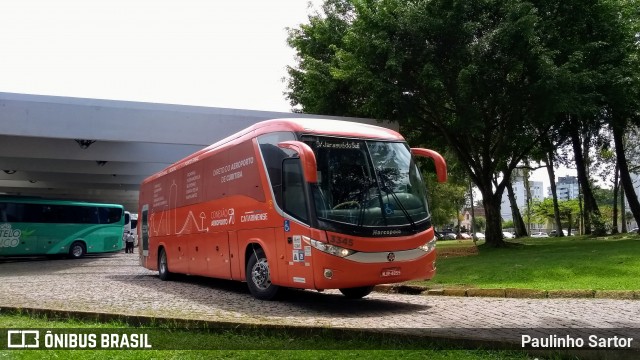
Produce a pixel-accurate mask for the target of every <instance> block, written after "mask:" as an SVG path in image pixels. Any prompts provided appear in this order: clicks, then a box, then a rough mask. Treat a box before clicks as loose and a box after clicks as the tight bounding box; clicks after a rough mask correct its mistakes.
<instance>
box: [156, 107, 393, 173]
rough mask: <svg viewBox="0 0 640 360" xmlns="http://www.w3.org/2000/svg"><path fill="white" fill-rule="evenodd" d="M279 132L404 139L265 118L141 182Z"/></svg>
mask: <svg viewBox="0 0 640 360" xmlns="http://www.w3.org/2000/svg"><path fill="white" fill-rule="evenodd" d="M279 131H290V132H295V133H302V134H309V135H326V136H336V137H344V138H357V139H376V140H387V141H404V138H403V137H402V135H400V134H399V133H397V132H396V131H394V130H391V129H387V128H384V127H381V126H376V125H370V124H363V123H357V122H351V121H343V120H332V119H321V118H282V119H273V120H265V121H261V122H258V123H256V124H254V125H252V126H250V127H248V128H246V129H244V130H240V131H239V132H237V133H235V134H233V135H231V136H228V137H226V138H224V139H222V140H220V141H218V142H216V143H214V144H212V145H209V146H207V147H205V148H204V149H202V150H200V151H197V152H195V153H193V154H191V155H189V156H187V157H185V158H184V159H182V160H179V161H177V162H176V163H174V164H172V165H170V166H168V167H167V168H165V169H164V170H162V171H159V172H158V173H156V174H154V175H151V176H149V177H148V178H146V179H145V180H144V181H143V183H146V182H148V181H151V180H153V179H155V178H158V177H159V176H161V175H164V174H166V173H167V172H168V170H169V169H170V168H174V167H176V166H178V167H183V166H185V165H187V164H189V163H190V162H191V161H197V159H198V158H199V157H200V156H202V155H204V154H206V153H209V152H212V151H214V150H218V149H220V148H223V147H224V146H225V145H227V144H229V145H230V144H233V143H235V142H240V141H244V140H245V139H246V138H250V137H255V136H260V135H263V134H268V133H272V132H279Z"/></svg>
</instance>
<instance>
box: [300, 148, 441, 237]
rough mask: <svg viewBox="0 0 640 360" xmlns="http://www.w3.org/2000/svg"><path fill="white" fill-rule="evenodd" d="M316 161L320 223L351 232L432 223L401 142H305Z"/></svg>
mask: <svg viewBox="0 0 640 360" xmlns="http://www.w3.org/2000/svg"><path fill="white" fill-rule="evenodd" d="M303 140H304V141H305V142H306V143H307V144H308V145H309V146H310V147H311V148H312V149H313V151H314V153H315V155H316V161H317V170H318V183H317V185H314V186H313V188H312V194H313V199H314V202H315V208H316V214H317V216H318V218H319V219H321V220H324V221H329V222H332V223H334V224H338V223H342V224H347V225H352V226H372V227H384V226H404V225H411V226H415V224H416V223H421V222H423V221H425V220H427V219H428V218H429V212H428V210H427V202H426V197H425V188H424V183H423V181H422V178H421V176H420V172H419V171H418V168H417V167H416V165H415V163H414V162H413V160H412V157H411V152H410V149H409V148H408V147H407V145H406V144H404V143H402V142H385V141H372V140H354V139H340V138H329V137H310V136H307V137H304V138H303Z"/></svg>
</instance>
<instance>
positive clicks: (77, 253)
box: [69, 241, 87, 259]
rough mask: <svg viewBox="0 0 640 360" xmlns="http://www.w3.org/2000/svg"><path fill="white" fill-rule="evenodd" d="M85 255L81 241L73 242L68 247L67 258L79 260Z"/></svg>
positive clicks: (85, 251)
mask: <svg viewBox="0 0 640 360" xmlns="http://www.w3.org/2000/svg"><path fill="white" fill-rule="evenodd" d="M86 253H87V248H86V247H85V245H84V243H83V242H82V241H75V242H74V243H73V244H71V246H70V247H69V256H71V257H72V258H74V259H80V258H81V257H83V256H84V254H86Z"/></svg>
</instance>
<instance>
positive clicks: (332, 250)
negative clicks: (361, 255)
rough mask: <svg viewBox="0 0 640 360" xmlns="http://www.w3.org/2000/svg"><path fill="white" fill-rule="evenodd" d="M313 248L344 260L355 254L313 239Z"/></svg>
mask: <svg viewBox="0 0 640 360" xmlns="http://www.w3.org/2000/svg"><path fill="white" fill-rule="evenodd" d="M311 246H313V247H314V248H316V249H318V250H320V251H322V252H325V253H327V254H331V255H334V256H338V257H342V258H343V257H347V256H349V255H351V254H353V253H355V251H353V250H349V249H345V248H342V247H340V246H335V245H331V244H327V243H324V242H322V241H318V240H313V239H311Z"/></svg>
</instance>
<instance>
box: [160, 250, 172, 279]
mask: <svg viewBox="0 0 640 360" xmlns="http://www.w3.org/2000/svg"><path fill="white" fill-rule="evenodd" d="M158 277H160V280H162V281H166V280H169V279H170V278H171V272H170V271H169V262H168V261H167V252H166V251H164V248H162V249H160V254H159V255H158Z"/></svg>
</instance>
